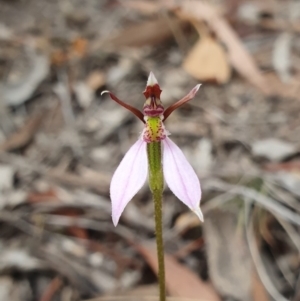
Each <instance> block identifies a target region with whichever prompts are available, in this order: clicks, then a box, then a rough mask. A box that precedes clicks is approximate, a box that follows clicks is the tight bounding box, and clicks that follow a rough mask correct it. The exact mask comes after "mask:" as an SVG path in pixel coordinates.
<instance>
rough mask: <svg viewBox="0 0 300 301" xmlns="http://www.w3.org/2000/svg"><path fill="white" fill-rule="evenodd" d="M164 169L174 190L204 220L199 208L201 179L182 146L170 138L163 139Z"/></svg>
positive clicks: (167, 180)
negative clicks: (181, 148)
mask: <svg viewBox="0 0 300 301" xmlns="http://www.w3.org/2000/svg"><path fill="white" fill-rule="evenodd" d="M163 144H164V151H163V169H164V176H165V180H166V183H167V185H168V186H169V188H170V189H171V190H172V192H173V193H174V194H175V195H176V197H178V199H179V200H181V201H182V202H183V203H184V204H185V205H187V206H188V207H189V208H190V209H191V210H192V211H194V212H195V213H196V214H197V216H198V217H199V219H200V220H201V221H203V215H202V212H201V210H200V208H199V205H200V199H201V188H200V182H199V179H198V177H197V175H196V173H195V171H194V169H193V168H192V166H191V165H190V163H189V162H188V161H187V159H186V158H185V156H184V154H183V152H182V151H181V150H180V148H179V147H178V146H177V145H176V144H175V143H174V142H173V141H172V140H171V139H170V138H168V137H167V138H166V139H164V140H163Z"/></svg>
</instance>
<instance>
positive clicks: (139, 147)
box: [110, 139, 148, 226]
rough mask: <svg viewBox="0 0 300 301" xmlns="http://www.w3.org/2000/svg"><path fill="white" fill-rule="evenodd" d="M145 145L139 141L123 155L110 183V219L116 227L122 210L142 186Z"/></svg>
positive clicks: (145, 174)
mask: <svg viewBox="0 0 300 301" xmlns="http://www.w3.org/2000/svg"><path fill="white" fill-rule="evenodd" d="M146 145H147V143H146V142H145V141H143V140H141V139H139V140H138V141H137V142H136V143H135V144H134V145H133V146H132V147H131V148H130V149H129V150H128V152H127V153H126V154H125V157H124V158H123V160H122V161H121V163H120V165H119V166H118V168H117V170H116V171H115V173H114V175H113V177H112V180H111V183H110V198H111V203H112V219H113V223H114V225H115V226H116V225H117V224H118V222H119V219H120V216H121V214H122V212H123V211H124V208H125V207H126V205H127V204H128V203H129V201H130V200H131V199H132V198H133V197H134V195H135V194H136V193H137V192H138V191H139V190H140V189H141V187H142V186H143V185H144V183H145V181H146V179H147V174H148V161H147V151H146Z"/></svg>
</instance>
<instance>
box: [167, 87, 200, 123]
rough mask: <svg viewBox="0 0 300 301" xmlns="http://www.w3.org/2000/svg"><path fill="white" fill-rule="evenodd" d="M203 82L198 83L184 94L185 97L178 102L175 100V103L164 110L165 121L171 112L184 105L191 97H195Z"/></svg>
mask: <svg viewBox="0 0 300 301" xmlns="http://www.w3.org/2000/svg"><path fill="white" fill-rule="evenodd" d="M200 86H201V84H198V85H197V86H196V87H194V88H193V89H192V90H191V91H190V92H189V93H188V94H187V95H186V96H184V97H183V98H181V99H180V100H178V101H177V102H175V103H174V104H172V105H170V106H169V107H168V108H167V109H166V110H165V112H164V121H165V120H166V119H167V118H168V117H169V116H170V114H171V113H172V112H173V111H174V110H176V109H178V108H179V107H181V106H182V105H184V104H185V103H186V102H188V101H190V100H191V99H193V98H194V97H195V95H196V93H197V92H198V90H199V88H200Z"/></svg>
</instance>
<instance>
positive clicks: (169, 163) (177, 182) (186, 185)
mask: <svg viewBox="0 0 300 301" xmlns="http://www.w3.org/2000/svg"><path fill="white" fill-rule="evenodd" d="M199 88H200V84H199V85H197V86H196V87H194V88H193V89H192V90H191V91H190V92H189V93H188V94H187V95H186V96H185V97H183V98H182V99H181V100H179V101H178V102H176V103H175V104H173V105H171V106H170V107H169V108H167V109H166V110H164V107H163V105H162V103H161V101H160V93H161V89H160V87H159V85H158V83H157V80H156V78H155V76H154V74H153V73H152V72H150V75H149V78H148V82H147V86H146V90H145V91H144V95H145V97H146V102H145V104H144V108H143V113H142V112H141V111H139V110H138V109H136V108H134V107H131V106H130V105H128V104H126V103H124V102H123V101H121V100H119V99H118V98H117V97H116V96H115V95H114V94H112V93H111V92H109V91H103V92H102V94H103V93H109V95H110V97H111V98H112V99H113V100H114V101H116V102H117V103H119V104H120V105H122V106H123V107H125V108H127V109H128V110H130V111H131V112H132V113H133V114H135V115H136V116H137V117H138V118H139V119H140V120H141V121H142V122H144V123H145V128H144V130H143V132H142V134H141V136H140V137H139V139H138V141H137V142H135V143H134V144H133V146H132V147H131V148H130V149H129V150H128V152H127V153H126V154H125V156H124V158H123V160H122V161H121V163H120V165H119V166H118V168H117V170H116V171H115V173H114V175H113V177H112V180H111V184H110V197H111V201H112V219H113V223H114V225H115V226H116V225H117V224H118V222H119V219H120V216H121V214H122V212H123V211H124V209H125V207H126V205H127V204H128V203H129V201H130V200H131V199H132V198H133V197H134V196H135V194H136V193H137V192H138V191H139V190H140V189H141V187H142V186H143V185H144V183H145V182H146V180H147V175H148V161H147V143H151V142H159V141H161V142H162V158H163V159H162V165H163V173H164V178H165V181H166V183H167V185H168V186H169V188H170V189H171V191H172V192H173V193H174V194H175V195H176V197H177V198H178V199H179V200H181V201H182V202H183V203H184V204H185V205H186V206H188V207H189V208H190V209H191V210H192V211H194V212H195V214H196V215H197V216H198V217H199V219H200V220H201V221H203V214H202V212H201V210H200V207H199V206H200V199H201V188H200V182H199V179H198V177H197V175H196V173H195V171H194V170H193V168H192V166H191V165H190V164H189V162H188V161H187V159H186V158H185V156H184V154H183V152H182V151H181V150H180V148H179V147H178V146H177V145H176V144H175V143H174V142H173V141H172V140H171V139H170V138H168V135H169V133H168V132H167V130H166V129H165V127H164V124H163V121H164V120H166V118H167V117H168V116H169V115H170V114H171V113H172V112H173V111H174V110H175V109H177V108H178V107H179V106H181V105H183V104H184V103H186V102H187V101H189V100H191V99H192V98H194V96H195V95H196V93H197V91H198V90H199Z"/></svg>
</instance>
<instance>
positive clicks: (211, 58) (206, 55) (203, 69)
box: [183, 36, 231, 84]
mask: <svg viewBox="0 0 300 301" xmlns="http://www.w3.org/2000/svg"><path fill="white" fill-rule="evenodd" d="M183 68H184V69H185V71H186V72H188V73H189V74H190V75H192V76H193V77H195V78H197V79H199V80H200V81H216V82H217V83H219V84H224V83H226V82H228V80H229V78H230V74H231V69H230V65H229V62H228V59H227V55H226V52H225V50H224V48H223V47H222V46H221V45H220V44H219V43H218V42H217V41H216V40H215V39H213V38H212V37H210V36H204V37H203V38H201V39H199V40H198V42H197V43H196V44H195V45H194V47H193V48H192V50H191V51H190V53H189V54H188V55H187V57H186V58H185V60H184V62H183Z"/></svg>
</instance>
